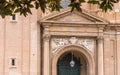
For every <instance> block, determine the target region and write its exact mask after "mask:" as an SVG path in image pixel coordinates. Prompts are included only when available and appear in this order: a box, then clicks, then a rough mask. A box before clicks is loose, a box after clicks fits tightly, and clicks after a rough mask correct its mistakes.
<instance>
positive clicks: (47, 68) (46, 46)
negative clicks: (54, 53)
mask: <svg viewBox="0 0 120 75" xmlns="http://www.w3.org/2000/svg"><path fill="white" fill-rule="evenodd" d="M49 42H50V35H49V30H48V28H45V30H44V35H43V44H44V45H43V49H44V50H43V67H44V68H43V75H49V74H50V54H49V53H50V51H49V50H50V49H49Z"/></svg>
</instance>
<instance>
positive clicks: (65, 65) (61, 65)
mask: <svg viewBox="0 0 120 75" xmlns="http://www.w3.org/2000/svg"><path fill="white" fill-rule="evenodd" d="M71 56H72V55H71V53H68V54H67V55H65V56H64V57H63V58H61V59H59V60H58V65H57V75H80V71H81V70H80V66H81V64H80V59H77V58H76V57H74V56H73V59H74V61H75V66H74V67H71V66H70V61H71Z"/></svg>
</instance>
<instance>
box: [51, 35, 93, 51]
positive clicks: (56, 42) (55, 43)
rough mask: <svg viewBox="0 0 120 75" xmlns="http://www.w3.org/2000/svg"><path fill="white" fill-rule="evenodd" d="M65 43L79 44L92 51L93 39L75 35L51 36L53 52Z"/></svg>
mask: <svg viewBox="0 0 120 75" xmlns="http://www.w3.org/2000/svg"><path fill="white" fill-rule="evenodd" d="M65 45H80V46H83V47H84V48H86V49H87V50H89V51H90V52H92V53H94V39H82V38H76V37H69V38H52V39H51V49H52V53H55V52H56V51H57V50H58V49H59V48H60V47H62V46H65Z"/></svg>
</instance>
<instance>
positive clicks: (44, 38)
mask: <svg viewBox="0 0 120 75" xmlns="http://www.w3.org/2000/svg"><path fill="white" fill-rule="evenodd" d="M50 37H51V35H50V34H44V35H43V40H44V41H49V40H50Z"/></svg>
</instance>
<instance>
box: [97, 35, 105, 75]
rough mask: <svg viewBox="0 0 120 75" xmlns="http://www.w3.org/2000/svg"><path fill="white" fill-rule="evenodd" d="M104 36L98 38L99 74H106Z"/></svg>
mask: <svg viewBox="0 0 120 75" xmlns="http://www.w3.org/2000/svg"><path fill="white" fill-rule="evenodd" d="M103 65H104V63H103V37H99V38H98V75H104V67H103Z"/></svg>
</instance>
